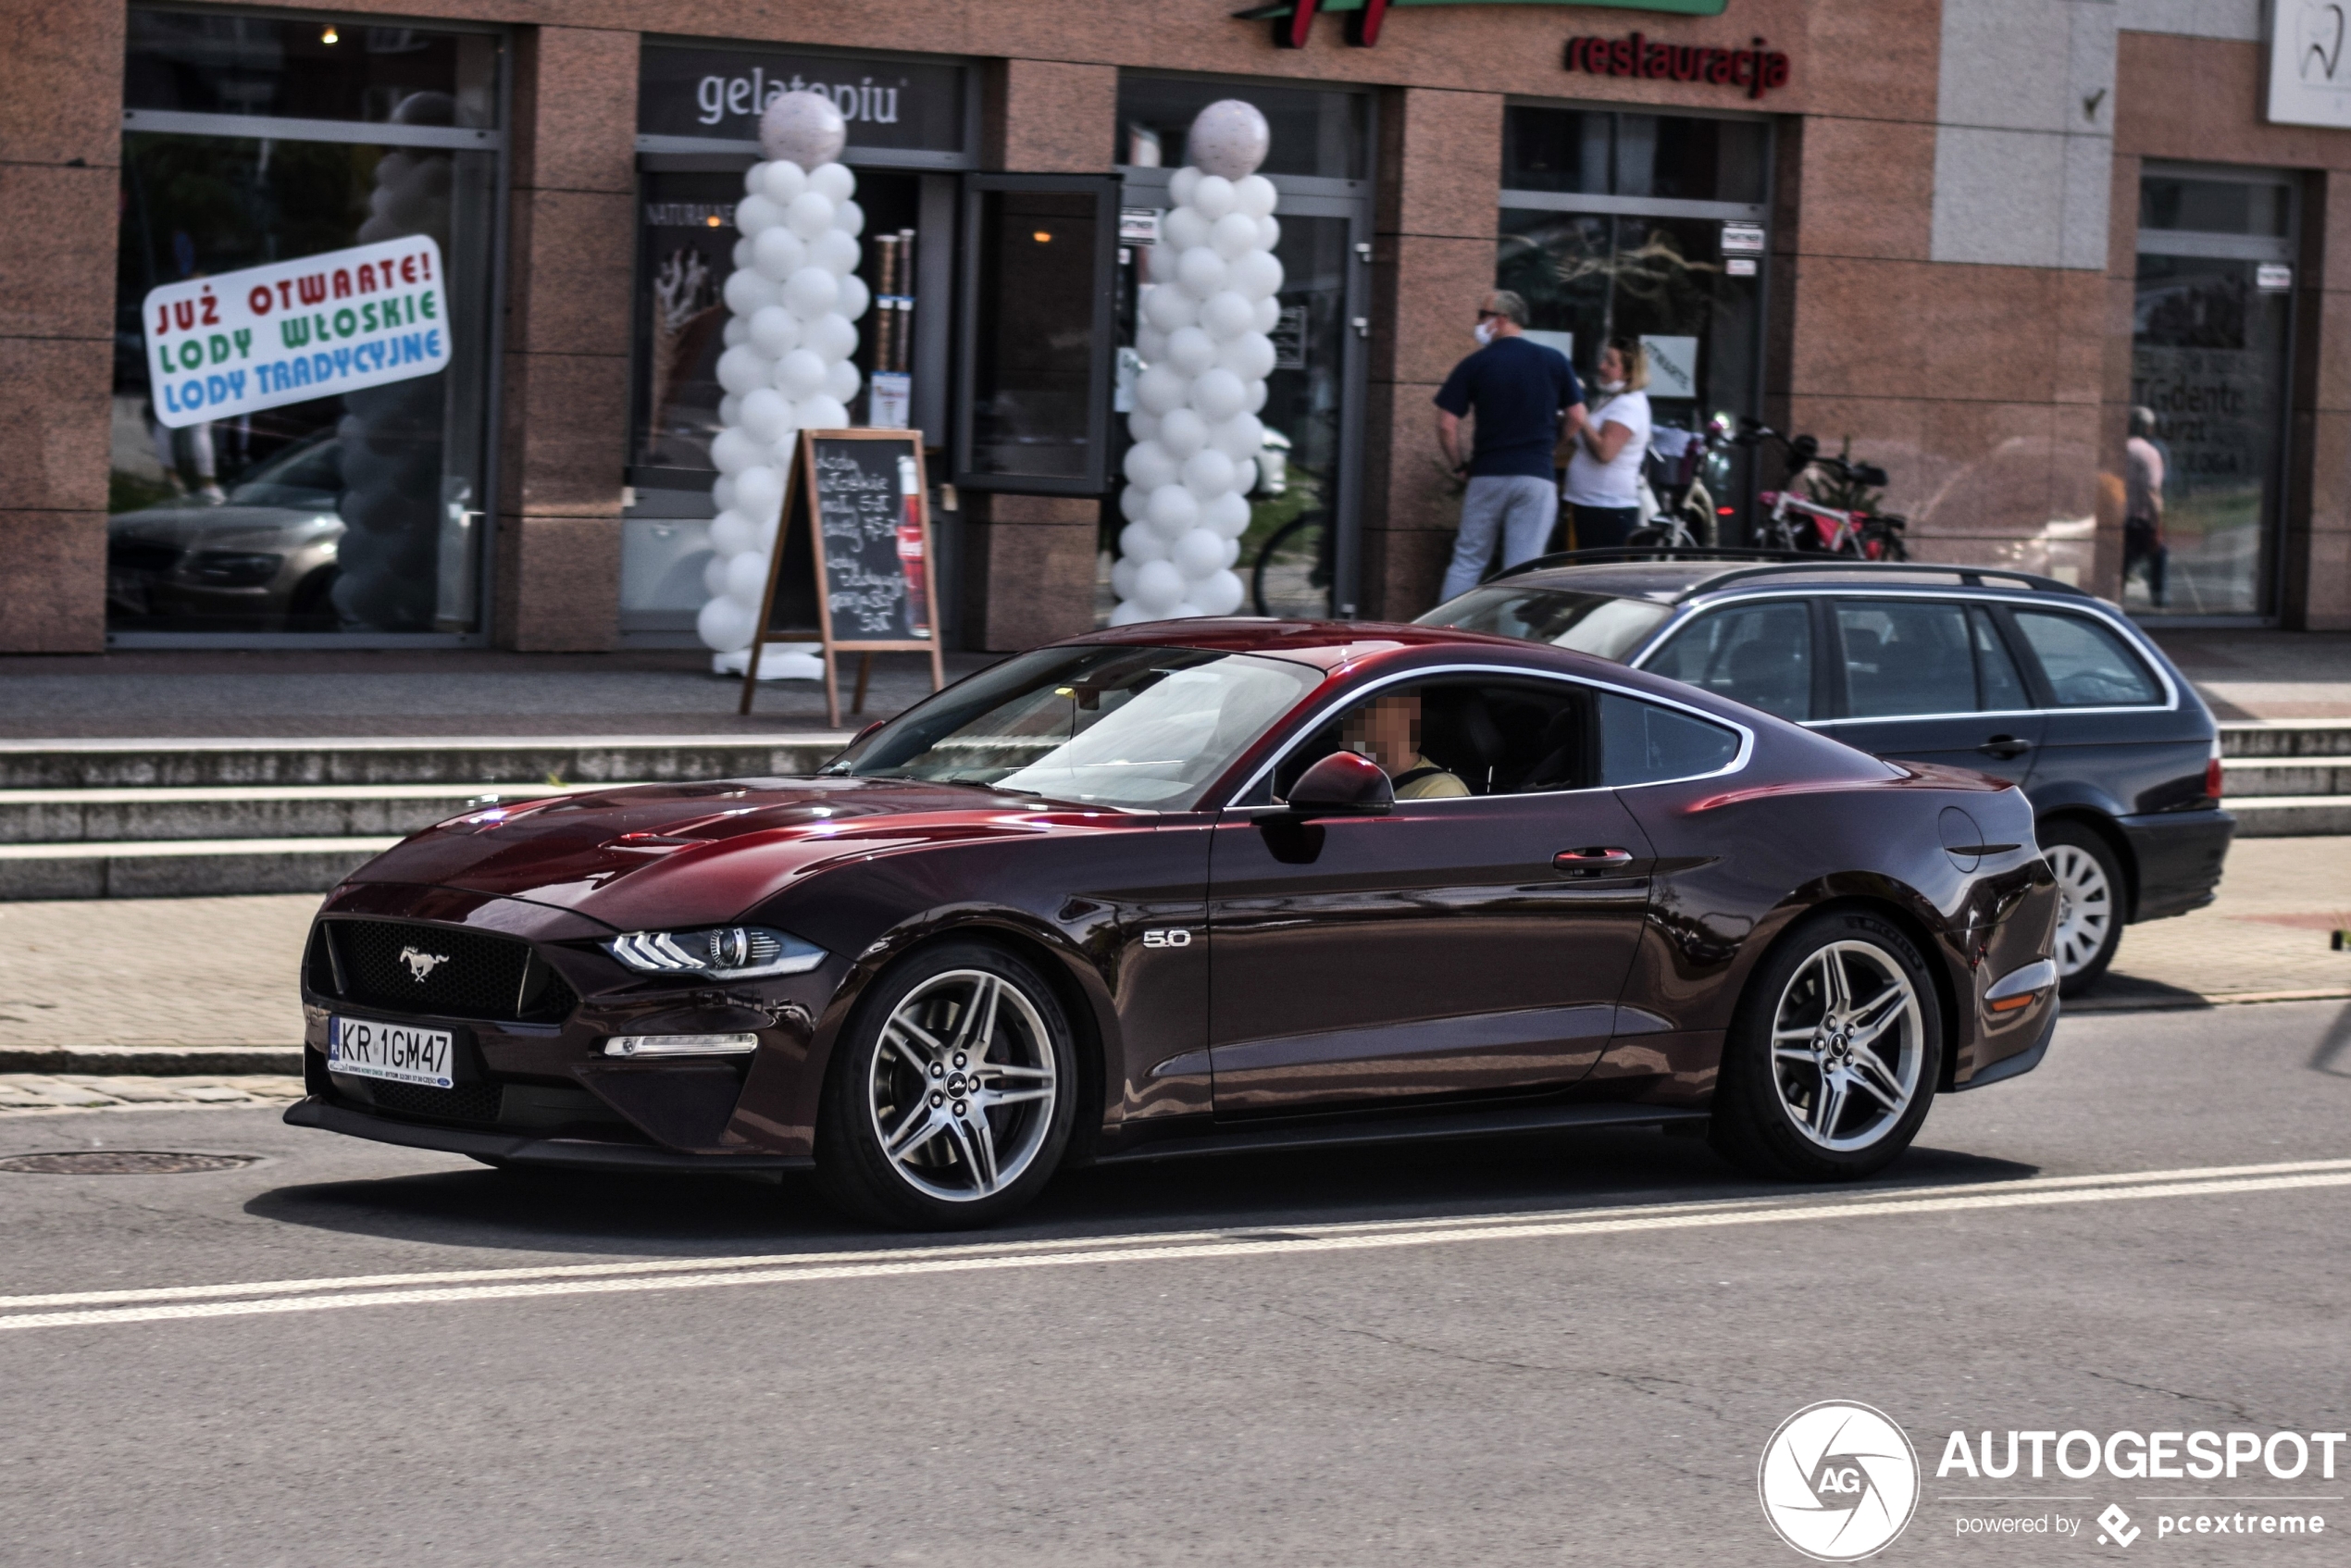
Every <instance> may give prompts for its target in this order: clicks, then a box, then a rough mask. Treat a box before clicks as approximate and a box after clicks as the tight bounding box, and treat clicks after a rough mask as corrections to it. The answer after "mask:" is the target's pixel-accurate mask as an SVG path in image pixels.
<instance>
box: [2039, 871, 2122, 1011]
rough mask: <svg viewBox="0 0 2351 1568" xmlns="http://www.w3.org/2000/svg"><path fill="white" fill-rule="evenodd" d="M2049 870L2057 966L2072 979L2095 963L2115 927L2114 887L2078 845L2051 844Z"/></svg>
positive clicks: (2103, 872)
mask: <svg viewBox="0 0 2351 1568" xmlns="http://www.w3.org/2000/svg"><path fill="white" fill-rule="evenodd" d="M2047 853H2048V860H2049V869H2050V870H2051V871H2053V872H2055V873H2056V874H2057V885H2058V928H2057V966H2058V976H2059V978H2061V979H2071V978H2072V977H2074V976H2076V975H2078V974H2080V973H2081V972H2082V971H2083V970H2084V969H2086V968H2088V967H2089V966H2090V965H2091V964H2093V963H2095V962H2096V960H2097V956H2098V953H2099V952H2100V950H2102V949H2103V948H2104V947H2105V946H2106V939H2107V933H2108V932H2109V931H2111V930H2112V929H2113V928H2114V886H2113V884H2112V883H2111V882H2109V881H2108V880H2107V875H2106V867H2104V866H2102V865H2099V864H2098V857H2097V856H2096V855H2094V854H2092V853H2091V852H2089V851H2087V850H2085V849H2084V848H2083V847H2082V846H2081V845H2079V844H2051V845H2050V846H2049V848H2048V851H2047Z"/></svg>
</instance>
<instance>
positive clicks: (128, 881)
mask: <svg viewBox="0 0 2351 1568" xmlns="http://www.w3.org/2000/svg"><path fill="white" fill-rule="evenodd" d="M399 841H400V840H399V839H398V837H396V836H386V837H370V838H358V837H348V838H344V837H338V838H304V839H181V840H167V841H159V842H149V843H88V844H0V900H19V899H108V898H113V899H137V898H193V897H203V896H209V895H219V894H228V893H322V892H325V891H326V890H328V889H329V888H331V887H333V886H334V885H335V884H336V883H337V882H339V881H341V880H342V878H343V877H346V876H348V875H349V874H350V873H351V872H352V871H354V870H355V869H356V868H357V867H359V866H360V865H365V864H366V863H367V861H368V860H369V859H370V858H372V857H373V856H375V855H378V854H380V853H381V852H384V851H385V850H388V849H390V848H392V845H394V844H396V843H398V842H399Z"/></svg>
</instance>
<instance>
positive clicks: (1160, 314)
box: [1143, 283, 1200, 332]
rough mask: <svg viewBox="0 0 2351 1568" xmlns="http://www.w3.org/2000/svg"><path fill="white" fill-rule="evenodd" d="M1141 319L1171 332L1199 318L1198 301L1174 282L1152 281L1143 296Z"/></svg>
mask: <svg viewBox="0 0 2351 1568" xmlns="http://www.w3.org/2000/svg"><path fill="white" fill-rule="evenodd" d="M1143 319H1144V320H1146V321H1149V322H1150V323H1151V325H1152V326H1154V327H1156V328H1158V329H1159V330H1161V331H1163V332H1173V331H1175V330H1176V329H1177V328H1179V327H1188V326H1190V325H1191V324H1192V323H1193V322H1195V321H1197V320H1199V319H1200V301H1198V300H1196V299H1194V298H1192V296H1191V295H1189V294H1188V293H1186V292H1184V291H1183V289H1182V287H1181V286H1179V285H1177V284H1175V283H1154V284H1152V285H1151V292H1149V293H1147V294H1145V295H1144V296H1143Z"/></svg>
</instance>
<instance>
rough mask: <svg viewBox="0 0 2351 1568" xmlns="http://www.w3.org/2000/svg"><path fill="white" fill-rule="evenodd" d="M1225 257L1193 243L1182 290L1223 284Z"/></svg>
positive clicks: (1197, 291) (1196, 293)
mask: <svg viewBox="0 0 2351 1568" xmlns="http://www.w3.org/2000/svg"><path fill="white" fill-rule="evenodd" d="M1225 270H1226V268H1225V258H1224V257H1223V256H1221V255H1217V254H1216V253H1215V252H1214V251H1213V250H1210V249H1209V248H1208V247H1207V246H1206V245H1194V246H1193V247H1192V248H1191V249H1190V250H1188V251H1186V252H1185V253H1184V255H1183V256H1182V258H1181V259H1180V260H1178V261H1177V262H1176V278H1177V279H1178V280H1181V281H1182V283H1183V285H1184V292H1186V293H1188V294H1189V295H1191V296H1192V298H1194V299H1197V300H1204V299H1206V298H1207V297H1208V296H1209V295H1211V294H1213V293H1214V292H1216V291H1217V290H1219V289H1222V288H1223V287H1224V286H1225ZM745 314H748V312H746V313H745Z"/></svg>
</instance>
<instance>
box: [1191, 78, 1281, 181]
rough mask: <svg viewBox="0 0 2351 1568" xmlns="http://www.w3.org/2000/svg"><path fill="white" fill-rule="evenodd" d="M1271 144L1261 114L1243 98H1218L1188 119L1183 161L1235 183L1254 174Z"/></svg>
mask: <svg viewBox="0 0 2351 1568" xmlns="http://www.w3.org/2000/svg"><path fill="white" fill-rule="evenodd" d="M1272 141H1273V132H1272V130H1271V128H1270V127H1268V126H1267V125H1266V123H1265V115H1264V112H1263V110H1261V109H1260V108H1258V106H1256V105H1255V104H1252V103H1250V102H1249V101H1248V100H1246V99H1243V98H1220V99H1218V100H1217V101H1216V102H1215V103H1213V104H1211V105H1209V106H1208V107H1206V108H1204V109H1202V110H1200V113H1199V114H1197V115H1194V116H1193V117H1192V124H1191V129H1190V130H1189V131H1188V132H1186V133H1185V136H1184V157H1185V161H1187V162H1188V163H1196V164H1198V165H1200V168H1203V169H1205V170H1207V171H1208V173H1210V174H1213V175H1221V176H1222V177H1224V178H1225V179H1226V180H1238V179H1239V178H1240V177H1241V176H1242V175H1244V174H1252V173H1254V172H1256V169H1257V166H1258V165H1259V164H1262V163H1263V162H1264V161H1265V153H1266V149H1267V147H1268V146H1269V145H1270V144H1271V143H1272ZM1200 183H1201V184H1203V185H1205V184H1207V183H1208V181H1207V180H1201V181H1200ZM1194 199H1195V200H1197V199H1198V198H1197V196H1195V198H1194Z"/></svg>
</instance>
